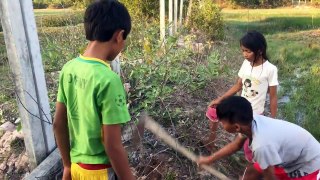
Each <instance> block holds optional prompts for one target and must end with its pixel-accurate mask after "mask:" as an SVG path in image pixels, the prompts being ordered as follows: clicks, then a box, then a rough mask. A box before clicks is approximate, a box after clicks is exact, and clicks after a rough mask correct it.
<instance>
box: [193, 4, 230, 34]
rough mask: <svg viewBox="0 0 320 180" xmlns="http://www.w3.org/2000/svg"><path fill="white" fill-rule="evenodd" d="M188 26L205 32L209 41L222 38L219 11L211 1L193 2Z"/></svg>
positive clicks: (222, 32)
mask: <svg viewBox="0 0 320 180" xmlns="http://www.w3.org/2000/svg"><path fill="white" fill-rule="evenodd" d="M188 26H189V27H190V28H196V29H199V30H201V31H203V32H205V33H206V34H207V35H208V36H209V37H210V38H211V39H222V38H223V37H224V31H223V28H224V25H223V20H222V15H221V11H220V9H219V7H218V6H217V5H216V4H214V3H213V2H212V0H202V1H195V3H194V4H193V7H192V14H191V17H190V23H189V25H188Z"/></svg>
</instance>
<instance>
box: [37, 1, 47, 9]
mask: <svg viewBox="0 0 320 180" xmlns="http://www.w3.org/2000/svg"><path fill="white" fill-rule="evenodd" d="M48 6H49V5H48V4H47V3H42V2H33V9H46V8H47V7H48Z"/></svg>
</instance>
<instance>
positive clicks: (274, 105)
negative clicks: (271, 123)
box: [269, 86, 278, 118]
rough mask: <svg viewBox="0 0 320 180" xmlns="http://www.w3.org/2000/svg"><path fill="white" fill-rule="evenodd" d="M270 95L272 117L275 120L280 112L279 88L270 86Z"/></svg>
mask: <svg viewBox="0 0 320 180" xmlns="http://www.w3.org/2000/svg"><path fill="white" fill-rule="evenodd" d="M269 94H270V112H271V117H272V118H275V117H276V116H277V110H278V97H277V86H269Z"/></svg>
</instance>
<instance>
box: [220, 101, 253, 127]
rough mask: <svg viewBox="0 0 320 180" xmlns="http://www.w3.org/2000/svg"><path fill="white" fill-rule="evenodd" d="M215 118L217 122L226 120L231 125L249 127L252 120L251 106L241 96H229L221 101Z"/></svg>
mask: <svg viewBox="0 0 320 180" xmlns="http://www.w3.org/2000/svg"><path fill="white" fill-rule="evenodd" d="M217 116H218V119H219V120H226V121H229V122H230V123H231V124H234V123H239V124H241V125H249V124H250V123H251V122H252V120H253V112H252V107H251V104H250V102H249V101H248V100H247V99H246V98H244V97H241V96H231V97H229V98H226V99H224V100H222V101H221V103H220V104H218V106H217Z"/></svg>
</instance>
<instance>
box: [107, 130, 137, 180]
mask: <svg viewBox="0 0 320 180" xmlns="http://www.w3.org/2000/svg"><path fill="white" fill-rule="evenodd" d="M103 137H104V146H105V149H106V153H107V155H108V157H109V159H110V162H111V165H112V168H113V169H114V171H115V172H116V174H117V176H118V177H119V179H125V180H134V179H135V177H134V176H133V174H132V172H131V170H130V167H129V162H128V158H127V153H126V151H125V149H124V147H123V145H122V141H121V126H120V125H118V124H117V125H103Z"/></svg>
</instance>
